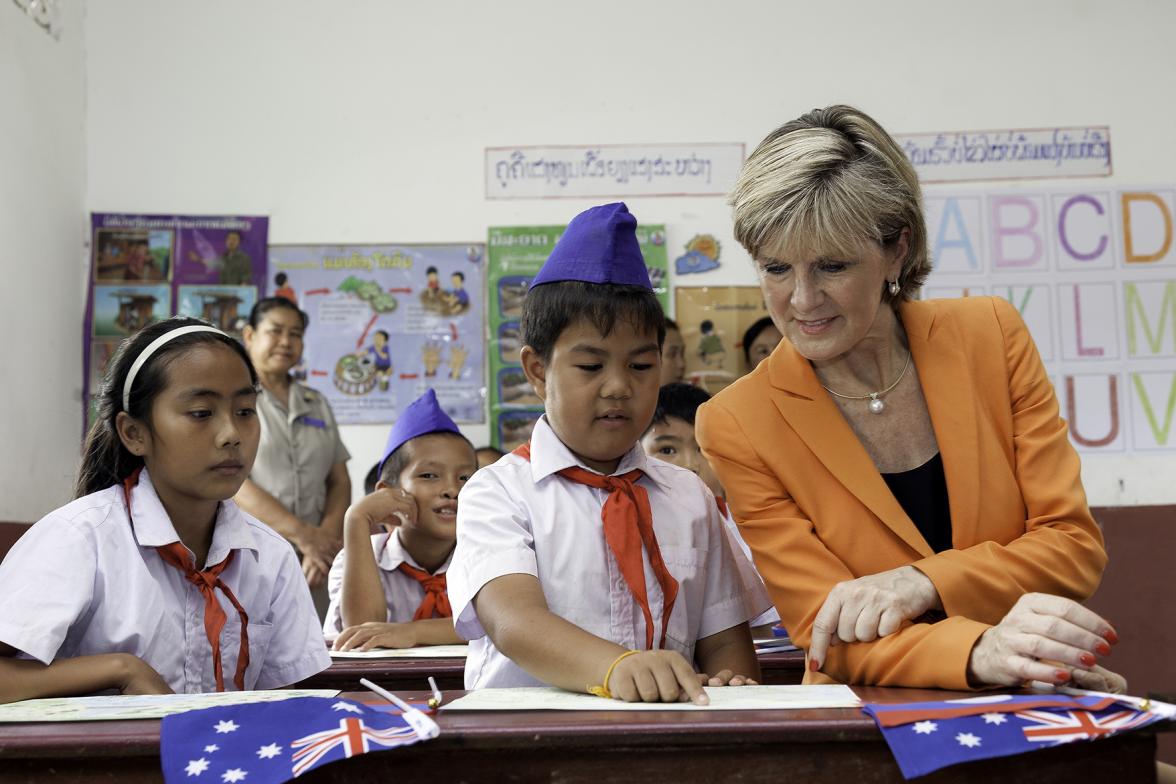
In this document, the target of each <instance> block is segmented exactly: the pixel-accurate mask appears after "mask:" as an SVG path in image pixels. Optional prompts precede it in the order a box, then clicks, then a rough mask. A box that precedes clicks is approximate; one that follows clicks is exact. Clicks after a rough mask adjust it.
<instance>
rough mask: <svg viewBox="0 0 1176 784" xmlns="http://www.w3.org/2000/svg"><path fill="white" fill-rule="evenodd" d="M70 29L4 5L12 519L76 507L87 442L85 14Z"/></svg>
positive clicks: (1, 398) (77, 14) (67, 12)
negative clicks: (75, 488)
mask: <svg viewBox="0 0 1176 784" xmlns="http://www.w3.org/2000/svg"><path fill="white" fill-rule="evenodd" d="M60 19H61V28H62V33H61V38H60V40H54V39H53V38H51V37H50V36H49V35H48V34H46V33H45V32H44V31H43V30H42V29H41V28H40V27H38V26H37V25H36V24H34V23H33V21H32V20H31V19H29V18H28V17H26V16H25V14H24V12H23V11H21V10H20V9H19V8H18V7H17V6H16V5H14V4H13V3H12V2H10V0H4V1H3V2H0V336H2V338H0V340H2V346H3V348H0V358H2V360H0V368H2V370H0V372H2V373H3V379H0V411H3V414H2V415H0V520H19V521H25V520H36V519H37V518H39V517H40V516H42V515H43V514H44V513H45V512H47V511H49V510H50V509H53V508H54V507H56V506H59V505H61V504H62V503H63V502H64V501H66V500H68V499H69V498H70V493H71V488H72V484H73V478H74V474H75V471H76V468H77V458H78V452H79V440H80V438H81V432H82V409H81V403H80V401H81V379H82V372H81V367H82V344H81V337H82V302H83V300H84V290H85V289H84V282H85V250H84V248H83V244H84V242H85V230H84V219H85V192H86V187H85V175H86V171H85V162H84V154H85V136H84V132H85V126H84V120H85V82H84V51H83V43H84V40H85V39H84V31H85V28H84V21H83V7H82V5H81V4H80V3H74V2H71V3H69V4H67V5H66V7H64V8H63V9H62V13H61V17H60Z"/></svg>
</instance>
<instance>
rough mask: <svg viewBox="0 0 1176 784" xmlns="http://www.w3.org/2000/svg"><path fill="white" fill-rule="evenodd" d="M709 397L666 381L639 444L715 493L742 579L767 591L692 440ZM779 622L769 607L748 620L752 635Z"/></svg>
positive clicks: (712, 474) (719, 488)
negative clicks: (739, 553) (738, 556)
mask: <svg viewBox="0 0 1176 784" xmlns="http://www.w3.org/2000/svg"><path fill="white" fill-rule="evenodd" d="M708 400H710V394H709V393H707V391H706V390H704V389H700V388H698V387H695V386H691V385H690V384H666V385H665V386H663V387H662V388H661V389H659V390H658V393H657V408H656V409H654V412H653V422H652V423H651V424H650V425H649V429H648V430H646V431H645V435H644V436H642V437H641V447H642V448H643V449H644V450H645V454H647V455H649V456H650V457H656V458H658V459H659V460H665V461H666V462H667V463H673V464H674V465H676V466H681V467H682V468H686V469H689V470H691V471H693V472H694V473H696V474H698V478H699V479H701V480H702V481H703V482H704V483H705V484H706V486H707V487H708V488H709V489H710V491H711V492H712V493H714V496H715V504H716V505H717V507H718V510H719V513H720V514H722V516H723V522H724V523H725V524H726V530H727V535H728V536H729V537H730V539H731V544H732V546H733V547H737V548H739V549H740V550H741V551H742V553H743V555H744V556H745V558H743V559H736V560H737V561H738V562H739V566H740V571H741V573H742V575H743V579H744V580H745V581H746V582H747V583H748V584H749V585H750V586H751V587H752V588H753V590H765V591H766V590H767V589H766V588H765V587H764V581H763V578H761V577H760V576H759V572H757V571H756V570H755V567H754V566H752V565H751V548H750V547H748V546H747V543H746V542H744V541H743V537H742V536H740V535H739V528H738V527H737V526H736V525H735V518H733V517H731V512H730V510H729V509H728V508H727V504H726V502H725V501H724V500H723V487H722V485H720V484H719V480H718V478H717V477H716V476H715V472H714V471H712V470H711V466H710V463H708V462H707V460H706V457H705V456H704V455H703V454H702V450H701V449H699V448H698V442H697V441H695V440H694V417H695V415H696V414H697V412H698V407H699V406H701V405H702V404H703V403H705V402H706V401H708ZM779 622H780V614H779V613H778V612H776V608H775V607H772V608H770V609H768V610H767V611H765V612H764V613H762V614H761V615H760V616H759V617H758V618H755V619H753V620H752V621H751V631H752V635H753V636H755V637H765V638H770V637H771V636H772V626H774V625H775V624H778V623H779Z"/></svg>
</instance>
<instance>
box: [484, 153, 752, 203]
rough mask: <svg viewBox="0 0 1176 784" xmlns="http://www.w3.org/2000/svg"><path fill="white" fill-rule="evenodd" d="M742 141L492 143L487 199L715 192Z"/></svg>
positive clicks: (734, 172) (734, 171)
mask: <svg viewBox="0 0 1176 784" xmlns="http://www.w3.org/2000/svg"><path fill="white" fill-rule="evenodd" d="M743 151H744V150H743V145H742V144H740V143H722V144H720V143H707V144H625V145H619V144H618V145H608V144H597V145H584V146H579V145H575V146H560V145H552V146H540V147H487V148H486V198H487V199H560V198H583V197H623V196H716V195H722V194H725V193H727V191H729V190H730V189H731V186H732V185H734V184H735V178H736V176H738V174H739V169H740V168H741V167H742V166H743Z"/></svg>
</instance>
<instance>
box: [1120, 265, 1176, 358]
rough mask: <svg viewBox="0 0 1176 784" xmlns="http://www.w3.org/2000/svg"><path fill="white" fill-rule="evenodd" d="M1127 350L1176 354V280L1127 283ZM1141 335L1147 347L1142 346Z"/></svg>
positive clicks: (1125, 288) (1124, 286)
mask: <svg viewBox="0 0 1176 784" xmlns="http://www.w3.org/2000/svg"><path fill="white" fill-rule="evenodd" d="M1123 296H1124V300H1125V305H1126V307H1125V308H1124V309H1125V311H1126V316H1127V353H1128V354H1129V355H1130V356H1133V357H1138V356H1176V281H1171V280H1169V281H1150V282H1146V283H1144V282H1139V283H1124V284H1123ZM1140 337H1142V338H1143V343H1145V344H1146V347H1147V348H1146V349H1143V347H1141V346H1140Z"/></svg>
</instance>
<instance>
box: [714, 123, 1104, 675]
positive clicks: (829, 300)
mask: <svg viewBox="0 0 1176 784" xmlns="http://www.w3.org/2000/svg"><path fill="white" fill-rule="evenodd" d="M920 200H921V197H920V192H919V184H918V181H917V179H916V176H915V173H914V170H913V169H912V168H911V166H910V164H909V163H908V162H907V160H906V158H905V157H904V156H903V154H902V152H901V151H900V150H899V148H898V146H897V145H896V144H895V143H894V141H893V139H891V138H890V136H889V135H888V134H887V133H886V131H884V130H883V129H882V128H881V126H879V125H878V124H877V123H876V122H874V120H872V119H871V118H869V117H868V116H866V115H865V114H863V113H862V112H860V111H858V110H856V109H853V108H850V107H847V106H831V107H828V108H826V109H819V110H814V111H812V112H810V113H808V114H806V115H804V116H802V117H800V118H798V119H796V120H794V121H792V122H789V123H787V124H785V125H783V126H781V127H780V128H778V129H777V130H775V131H773V132H772V133H771V134H769V136H768V137H767V138H766V139H765V140H764V141H763V142H762V143H761V144H760V145H759V147H758V148H757V149H756V150H755V152H754V153H752V155H751V157H750V158H749V159H748V160H747V163H746V164H745V166H744V168H743V171H742V173H741V174H740V177H739V180H738V183H737V185H736V187H735V190H734V193H733V195H732V204H733V207H734V214H735V215H734V217H735V236H736V238H737V239H738V240H739V242H740V243H741V244H742V245H743V246H744V247H745V248H746V249H747V251H748V253H749V254H750V255H751V257H752V258H753V259H754V261H755V265H756V269H757V272H758V274H759V278H760V285H761V288H762V290H763V294H764V298H765V300H766V302H767V306H768V311H769V313H770V314H771V317H772V320H773V322H774V323H775V324H776V326H777V328H779V330H780V332H781V333H782V334H783V336H784V340H783V342H782V344H781V345H780V347H779V348H778V349H777V350H776V351H775V352H774V353H773V354H772V355H771V356H770V357H769V358H768V359H767V360H765V361H764V362H762V363H761V364H760V365H759V366H758V367H757V368H756V369H755V370H754V371H753V372H752V373H750V374H749V375H747V376H745V377H744V378H742V379H741V380H739V381H737V382H736V383H735V384H733V385H731V386H729V387H728V388H727V389H725V390H724V391H722V392H720V393H719V394H718V395H717V396H716V397H715V398H714V399H713V400H712V401H711V402H709V403H707V404H706V405H704V406H703V407H702V409H701V410H700V412H699V418H698V425H697V433H698V440H699V442H700V444H701V445H702V447H703V449H704V450H705V452H706V454H707V456H708V457H709V459H710V461H711V464H712V465H713V466H714V468H715V470H716V472H717V473H718V476H719V480H720V482H721V483H722V485H723V486H724V487H725V488H726V489H727V493H728V501H729V502H730V505H731V508H732V511H733V512H734V514H735V517H736V519H737V520H738V522H739V526H740V530H741V533H742V534H743V537H744V539H745V540H746V541H747V543H748V544H749V545H750V546H751V549H752V550H753V552H754V554H755V561H756V566H757V567H758V568H759V571H760V573H761V574H762V575H763V577H764V580H765V582H766V583H767V585H768V588H769V591H770V592H771V594H772V596H773V599H774V600H775V602H776V606H777V608H778V610H779V612H780V616H781V618H782V619H783V622H784V625H785V626H786V627H787V628H788V630H789V631H790V632H791V633H792V637H793V639H794V640H796V641H797V644H798V645H801V646H803V647H805V648H807V650H808V659H809V661H808V667H809V672H808V673H807V675H806V680H807V681H808V682H828V681H829V680H833V681H839V682H843V683H855V684H879V685H892V686H912V687H938V688H949V689H961V688H968V687H979V686H984V685H1013V684H1019V683H1021V682H1022V681H1027V680H1041V681H1047V682H1050V683H1074V684H1076V685H1078V686H1082V687H1087V688H1095V689H1103V690H1120V689H1122V688H1124V682H1123V680H1122V678H1120V677H1119V676H1117V675H1115V674H1114V673H1111V672H1109V671H1108V670H1106V669H1103V668H1102V667H1101V666H1099V664H1098V663H1099V662H1100V661H1103V660H1104V659H1105V657H1106V656H1107V655H1109V654H1110V652H1111V646H1112V645H1114V644H1115V642H1116V641H1117V636H1116V633H1115V630H1114V628H1113V627H1112V626H1111V624H1110V623H1108V622H1107V621H1106V620H1104V619H1102V618H1100V617H1099V616H1097V615H1095V614H1094V613H1092V612H1090V611H1089V610H1087V609H1085V608H1084V607H1082V606H1081V605H1080V604H1079V603H1078V602H1080V601H1082V600H1083V599H1086V598H1087V597H1089V596H1090V594H1091V593H1093V592H1094V590H1095V588H1096V587H1097V586H1098V583H1099V579H1100V578H1101V576H1102V572H1103V568H1104V566H1105V564H1106V553H1105V551H1104V549H1103V541H1102V536H1101V534H1100V532H1099V528H1098V525H1097V524H1096V523H1095V521H1094V519H1093V518H1092V517H1091V515H1090V511H1089V509H1088V508H1087V503H1086V496H1085V493H1084V492H1083V489H1082V483H1081V480H1080V478H1079V460H1078V455H1077V454H1076V453H1075V452H1074V449H1073V448H1072V447H1071V446H1070V443H1069V440H1068V438H1067V434H1066V432H1067V431H1066V425H1065V423H1064V422H1063V421H1062V420H1061V419H1060V418H1059V416H1058V404H1057V400H1056V399H1055V396H1054V392H1053V388H1052V386H1051V384H1050V382H1049V379H1048V377H1047V376H1046V373H1045V369H1044V368H1043V366H1042V364H1041V360H1040V358H1039V357H1038V354H1037V349H1036V347H1035V346H1034V344H1033V340H1032V338H1031V337H1030V336H1029V333H1028V331H1027V330H1026V328H1025V325H1024V324H1023V323H1022V321H1021V319H1020V317H1019V316H1018V314H1017V311H1016V310H1015V309H1014V308H1013V307H1011V306H1010V305H1009V304H1008V303H1007V302H1005V301H1004V300H1001V299H995V298H983V297H977V298H968V299H958V300H941V301H931V302H919V301H916V297H917V294H918V291H919V288H920V286H921V285H922V283H923V281H924V279H925V278H926V277H927V274H928V272H929V271H930V269H931V263H930V259H929V258H928V254H927V239H926V229H925V227H924V223H923V214H922V206H921V204H920Z"/></svg>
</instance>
